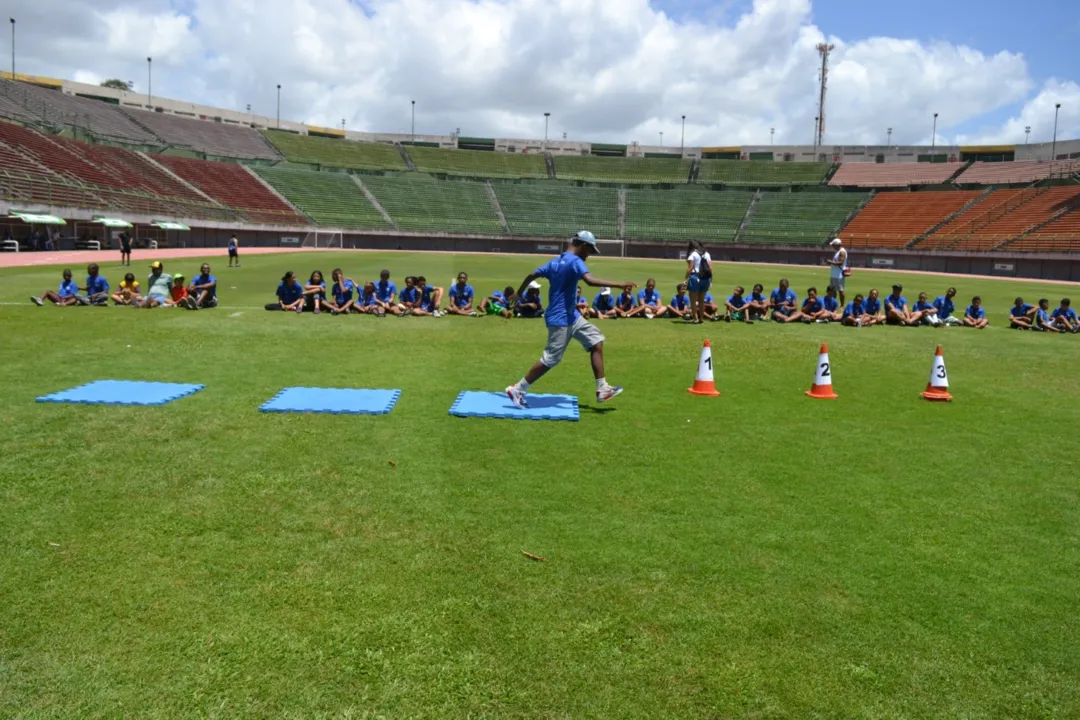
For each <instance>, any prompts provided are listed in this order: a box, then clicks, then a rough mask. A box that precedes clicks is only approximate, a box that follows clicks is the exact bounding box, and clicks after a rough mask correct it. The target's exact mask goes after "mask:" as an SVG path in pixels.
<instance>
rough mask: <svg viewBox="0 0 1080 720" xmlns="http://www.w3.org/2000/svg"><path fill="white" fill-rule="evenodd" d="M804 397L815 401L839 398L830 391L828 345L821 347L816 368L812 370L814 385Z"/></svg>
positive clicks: (830, 371) (830, 369) (830, 376)
mask: <svg viewBox="0 0 1080 720" xmlns="http://www.w3.org/2000/svg"><path fill="white" fill-rule="evenodd" d="M806 395H807V397H812V398H815V399H817V400H835V399H836V398H837V397H839V396H838V395H837V394H836V393H834V392H833V389H832V363H830V362H829V346H828V345H825V344H822V346H821V352H820V353H818V361H817V368H816V369H815V370H814V384H813V385H811V386H810V389H809V390H807V391H806Z"/></svg>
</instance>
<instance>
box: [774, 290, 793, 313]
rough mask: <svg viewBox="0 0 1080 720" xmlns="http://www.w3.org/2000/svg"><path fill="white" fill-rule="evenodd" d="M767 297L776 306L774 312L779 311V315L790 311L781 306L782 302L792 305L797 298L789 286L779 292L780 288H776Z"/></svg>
mask: <svg viewBox="0 0 1080 720" xmlns="http://www.w3.org/2000/svg"><path fill="white" fill-rule="evenodd" d="M769 299H770V300H772V302H773V304H774V305H775V306H776V312H778V313H780V314H781V315H787V314H789V313H791V310H790V309H788V308H786V307H782V305H783V304H784V303H791V304H792V305H794V304H795V301H796V300H798V297H797V296H796V295H795V291H794V290H792V289H791V288H788V290H787V292H781V291H780V288H776V289H775V290H773V291H772V294H771V295H769Z"/></svg>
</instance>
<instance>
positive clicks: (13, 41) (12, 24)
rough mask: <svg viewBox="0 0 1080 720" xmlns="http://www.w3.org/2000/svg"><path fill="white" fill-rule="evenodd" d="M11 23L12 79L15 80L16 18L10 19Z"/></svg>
mask: <svg viewBox="0 0 1080 720" xmlns="http://www.w3.org/2000/svg"><path fill="white" fill-rule="evenodd" d="M8 20H10V21H11V79H12V80H15V18H8Z"/></svg>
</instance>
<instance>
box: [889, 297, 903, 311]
mask: <svg viewBox="0 0 1080 720" xmlns="http://www.w3.org/2000/svg"><path fill="white" fill-rule="evenodd" d="M885 304H886V305H892V306H893V309H894V310H902V309H903V308H904V307H906V306H907V298H906V297H904V296H903V295H901V296H900V297H893V296H892V295H887V296H886V297H885Z"/></svg>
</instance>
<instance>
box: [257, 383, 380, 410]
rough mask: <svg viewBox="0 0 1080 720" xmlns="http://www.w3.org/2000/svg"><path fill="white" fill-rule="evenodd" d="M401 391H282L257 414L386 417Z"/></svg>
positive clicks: (292, 389)
mask: <svg viewBox="0 0 1080 720" xmlns="http://www.w3.org/2000/svg"><path fill="white" fill-rule="evenodd" d="M399 397H401V391H400V390H366V389H364V390H357V389H352V388H305V387H291V388H285V389H284V390H282V391H281V392H279V393H278V394H277V395H275V396H274V397H273V398H271V399H270V400H269V401H268V402H267V403H265V404H264V405H263V406H262V407H261V408H259V410H261V411H262V412H306V413H335V414H350V415H385V414H387V413H388V412H390V411H391V410H393V409H394V403H396V402H397V400H398V398H399Z"/></svg>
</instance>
